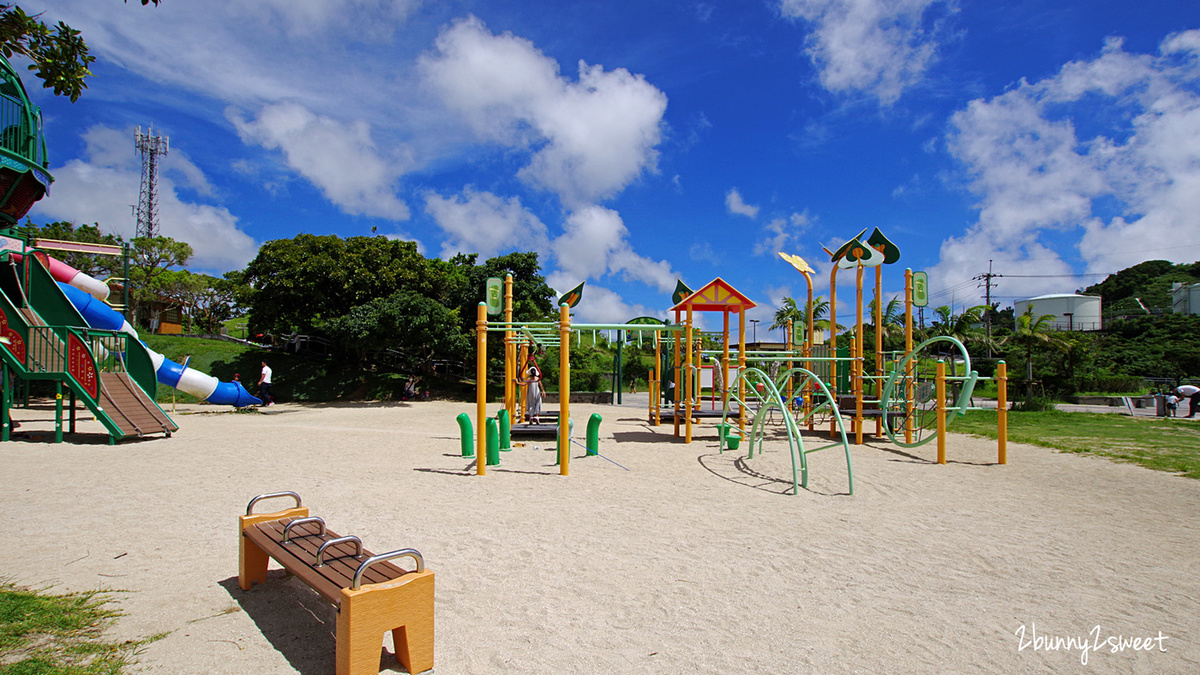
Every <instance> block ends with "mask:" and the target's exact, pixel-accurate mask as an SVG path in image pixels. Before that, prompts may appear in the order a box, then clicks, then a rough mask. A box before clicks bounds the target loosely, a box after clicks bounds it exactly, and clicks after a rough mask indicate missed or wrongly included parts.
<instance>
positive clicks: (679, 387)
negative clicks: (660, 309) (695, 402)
mask: <svg viewBox="0 0 1200 675" xmlns="http://www.w3.org/2000/svg"><path fill="white" fill-rule="evenodd" d="M679 319H680V316H679V311H678V310H676V311H675V325H676V326H678V325H679ZM674 338H675V379H674V380H673V381H672V382H671V384H674V385H675V387H674V388H672V389H671V408H672V409H673V410H674V411H675V438H679V413H680V412H682V411H681V410H680V409H679V395H680V393H681V392H682V391H683V382H682V381H681V380H680V379H679V375H680V372H681V371H682V370H683V365H682V363H683V361H682V359H683V352H682V351H680V348H681V346H682V345H680V344H679V343H680V342H682V341H683V334H681V333H679V332H676V333H675V335H674Z"/></svg>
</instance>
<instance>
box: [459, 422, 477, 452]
mask: <svg viewBox="0 0 1200 675" xmlns="http://www.w3.org/2000/svg"><path fill="white" fill-rule="evenodd" d="M458 430H459V432H460V433H461V434H462V456H463V457H474V456H475V431H474V429H473V428H472V427H471V416H470V415H468V414H467V413H459V414H458Z"/></svg>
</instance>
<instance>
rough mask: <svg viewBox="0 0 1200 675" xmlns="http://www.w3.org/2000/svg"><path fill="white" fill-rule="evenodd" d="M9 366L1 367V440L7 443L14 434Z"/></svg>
mask: <svg viewBox="0 0 1200 675" xmlns="http://www.w3.org/2000/svg"><path fill="white" fill-rule="evenodd" d="M8 385H9V379H8V365H7V364H5V365H3V366H0V440H3V441H7V440H9V438H10V437H11V434H12V417H11V416H10V415H9V406H10V405H11V404H12V396H10V395H9V391H8Z"/></svg>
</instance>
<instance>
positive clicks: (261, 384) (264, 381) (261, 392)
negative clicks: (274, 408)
mask: <svg viewBox="0 0 1200 675" xmlns="http://www.w3.org/2000/svg"><path fill="white" fill-rule="evenodd" d="M258 397H259V398H261V399H262V402H263V405H264V406H269V405H275V397H274V396H271V367H270V366H268V365H267V362H266V361H263V362H262V375H260V376H259V378H258Z"/></svg>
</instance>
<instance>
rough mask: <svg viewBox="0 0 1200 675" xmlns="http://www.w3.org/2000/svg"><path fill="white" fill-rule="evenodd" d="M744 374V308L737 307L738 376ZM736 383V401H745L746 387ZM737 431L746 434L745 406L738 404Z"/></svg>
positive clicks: (744, 384) (740, 380)
mask: <svg viewBox="0 0 1200 675" xmlns="http://www.w3.org/2000/svg"><path fill="white" fill-rule="evenodd" d="M744 372H746V306H745V305H740V306H739V307H738V375H739V376H740V375H741V374H742V373H744ZM738 382H740V383H741V384H739V385H738V399H739V400H742V401H745V400H746V394H745V391H743V390H742V389H741V388H742V387H745V386H746V381H745V380H744V379H739V380H738ZM738 429H741V431H742V433H745V432H746V406H744V405H741V404H738Z"/></svg>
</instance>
